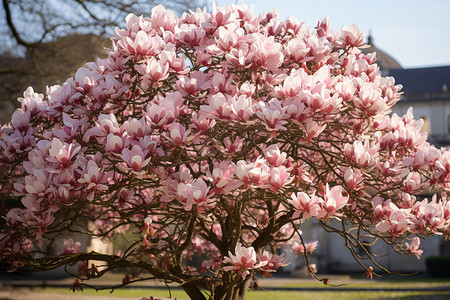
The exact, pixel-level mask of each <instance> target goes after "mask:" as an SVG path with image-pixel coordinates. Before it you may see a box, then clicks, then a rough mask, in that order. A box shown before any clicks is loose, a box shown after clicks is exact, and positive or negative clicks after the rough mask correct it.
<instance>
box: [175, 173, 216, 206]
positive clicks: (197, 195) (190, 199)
mask: <svg viewBox="0 0 450 300" xmlns="http://www.w3.org/2000/svg"><path fill="white" fill-rule="evenodd" d="M177 195H178V200H179V201H180V202H181V203H182V204H183V206H184V209H185V210H186V211H190V210H191V209H192V206H193V205H194V204H195V205H196V206H197V211H199V212H203V211H204V209H205V208H210V207H211V206H212V205H213V199H211V198H210V195H209V187H208V186H207V184H206V182H205V181H204V180H203V179H202V178H198V179H196V180H194V181H193V182H192V183H187V184H185V183H183V182H180V183H179V184H178V186H177Z"/></svg>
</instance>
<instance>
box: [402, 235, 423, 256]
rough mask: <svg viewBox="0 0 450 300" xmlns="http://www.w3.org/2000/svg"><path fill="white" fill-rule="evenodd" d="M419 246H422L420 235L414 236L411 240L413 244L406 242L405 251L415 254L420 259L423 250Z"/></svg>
mask: <svg viewBox="0 0 450 300" xmlns="http://www.w3.org/2000/svg"><path fill="white" fill-rule="evenodd" d="M419 247H420V239H419V238H418V237H414V238H413V239H412V240H411V245H410V244H409V243H405V253H406V254H410V255H415V256H416V257H417V259H420V256H421V255H422V253H423V250H420V249H419Z"/></svg>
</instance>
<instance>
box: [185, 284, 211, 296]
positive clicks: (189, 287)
mask: <svg viewBox="0 0 450 300" xmlns="http://www.w3.org/2000/svg"><path fill="white" fill-rule="evenodd" d="M182 287H183V290H184V291H185V292H186V294H188V296H189V298H191V299H192V300H206V297H205V295H203V294H202V292H201V291H200V289H199V288H198V287H197V286H195V285H194V284H185V285H183V286H182Z"/></svg>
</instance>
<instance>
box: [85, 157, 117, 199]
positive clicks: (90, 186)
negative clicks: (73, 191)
mask: <svg viewBox="0 0 450 300" xmlns="http://www.w3.org/2000/svg"><path fill="white" fill-rule="evenodd" d="M109 175H110V174H108V173H107V172H104V170H103V168H100V167H99V166H98V165H97V163H96V162H95V160H93V159H90V160H88V161H87V164H86V165H84V166H83V170H82V171H81V176H82V177H81V178H80V179H78V182H79V183H81V184H86V185H87V186H86V190H88V191H89V194H88V196H87V199H88V200H93V199H94V193H95V191H106V190H108V186H107V185H105V183H106V181H107V178H108V176H109Z"/></svg>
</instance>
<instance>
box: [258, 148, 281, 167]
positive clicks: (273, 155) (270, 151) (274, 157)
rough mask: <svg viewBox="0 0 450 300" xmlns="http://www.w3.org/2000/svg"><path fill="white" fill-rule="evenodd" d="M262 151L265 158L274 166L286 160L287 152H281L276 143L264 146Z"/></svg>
mask: <svg viewBox="0 0 450 300" xmlns="http://www.w3.org/2000/svg"><path fill="white" fill-rule="evenodd" d="M263 153H264V157H265V158H266V160H267V161H268V162H269V163H270V164H271V165H272V166H274V167H279V166H281V165H282V164H283V163H284V162H285V161H286V156H287V154H286V153H285V152H281V151H280V149H279V148H278V145H276V144H272V145H270V146H268V147H266V148H265V149H264V150H263Z"/></svg>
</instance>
